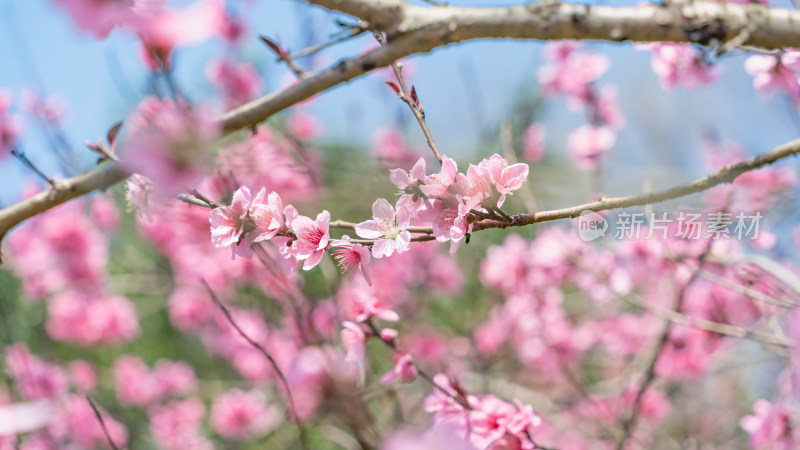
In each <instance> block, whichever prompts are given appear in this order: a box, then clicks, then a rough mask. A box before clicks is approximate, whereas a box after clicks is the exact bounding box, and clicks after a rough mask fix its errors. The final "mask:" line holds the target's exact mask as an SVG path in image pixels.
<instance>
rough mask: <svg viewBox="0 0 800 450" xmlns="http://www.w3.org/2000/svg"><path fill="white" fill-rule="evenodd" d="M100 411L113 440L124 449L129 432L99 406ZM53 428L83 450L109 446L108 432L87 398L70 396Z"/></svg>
mask: <svg viewBox="0 0 800 450" xmlns="http://www.w3.org/2000/svg"><path fill="white" fill-rule="evenodd" d="M98 409H99V411H100V415H101V416H102V417H103V423H104V424H105V427H106V430H107V431H108V435H109V436H110V437H111V440H113V441H114V443H115V444H116V445H117V446H119V448H123V447H124V446H125V443H126V442H127V441H128V430H127V429H125V426H124V425H122V424H121V423H119V422H118V421H116V420H115V419H114V418H113V417H111V415H110V414H109V413H108V412H107V411H105V410H104V409H103V408H102V407H100V406H98ZM52 428H53V429H56V430H59V431H60V432H65V434H66V435H67V436H68V437H69V438H70V440H71V441H72V442H74V443H75V444H77V445H78V446H80V447H81V448H96V447H99V446H107V445H108V440H107V437H106V432H105V431H104V430H103V427H102V426H101V425H100V422H99V421H98V420H97V416H96V415H95V412H94V410H93V409H92V406H91V405H90V404H89V402H88V401H87V400H86V398H85V397H83V396H80V395H70V396H69V397H68V398H67V399H66V401H65V402H64V406H63V411H62V413H61V414H59V415H58V418H57V419H56V423H55V424H54V425H53V427H52Z"/></svg>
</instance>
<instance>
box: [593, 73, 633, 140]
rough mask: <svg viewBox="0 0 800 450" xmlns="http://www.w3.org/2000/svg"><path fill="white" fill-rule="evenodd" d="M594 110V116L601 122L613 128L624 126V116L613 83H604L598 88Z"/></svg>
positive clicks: (617, 128)
mask: <svg viewBox="0 0 800 450" xmlns="http://www.w3.org/2000/svg"><path fill="white" fill-rule="evenodd" d="M594 111H595V115H596V118H597V119H598V120H599V121H600V122H601V123H602V124H604V125H607V126H609V127H611V128H612V129H614V130H619V129H621V128H622V127H624V126H625V117H624V116H623V115H622V113H621V112H620V110H619V101H618V99H617V86H615V85H613V84H606V85H604V86H603V87H602V88H600V92H598V93H597V95H596V96H595V99H594Z"/></svg>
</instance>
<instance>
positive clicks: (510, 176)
mask: <svg viewBox="0 0 800 450" xmlns="http://www.w3.org/2000/svg"><path fill="white" fill-rule="evenodd" d="M480 167H481V168H482V169H483V170H485V171H486V174H487V175H488V178H489V180H490V181H491V183H492V185H493V186H494V188H495V190H497V192H498V193H499V194H500V198H499V199H498V200H497V207H498V208H500V207H501V206H503V203H504V202H505V200H506V195H507V194H508V195H510V194H512V193H513V192H514V191H516V190H517V189H519V188H520V187H522V184H523V183H524V182H525V181H527V180H528V170H529V169H528V165H527V164H524V163H519V164H514V165H511V166H509V165H508V161H506V160H505V159H504V158H503V157H502V156H500V155H498V154H497V153H495V154H494V155H492V156H491V157H490V158H489V159H484V160H483V161H481V163H480Z"/></svg>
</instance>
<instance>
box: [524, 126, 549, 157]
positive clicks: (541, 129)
mask: <svg viewBox="0 0 800 450" xmlns="http://www.w3.org/2000/svg"><path fill="white" fill-rule="evenodd" d="M546 134H547V129H546V128H545V126H544V124H541V123H538V122H536V123H532V124H531V126H529V127H528V129H527V130H525V134H524V135H523V137H522V139H523V150H522V154H523V156H525V159H527V160H528V161H532V162H539V161H540V160H541V159H542V157H543V156H544V150H545V141H544V139H545V136H546Z"/></svg>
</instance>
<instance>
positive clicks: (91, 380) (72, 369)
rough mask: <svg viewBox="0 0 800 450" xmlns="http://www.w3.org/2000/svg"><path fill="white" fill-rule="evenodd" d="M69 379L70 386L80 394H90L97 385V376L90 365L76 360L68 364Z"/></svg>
mask: <svg viewBox="0 0 800 450" xmlns="http://www.w3.org/2000/svg"><path fill="white" fill-rule="evenodd" d="M69 377H70V379H71V380H72V384H73V385H74V386H75V387H76V388H77V389H78V390H79V391H82V392H90V391H92V390H94V388H95V386H96V385H97V375H95V373H94V369H92V366H91V364H89V363H88V362H86V361H84V360H82V359H76V360H74V361H72V362H70V363H69Z"/></svg>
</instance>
